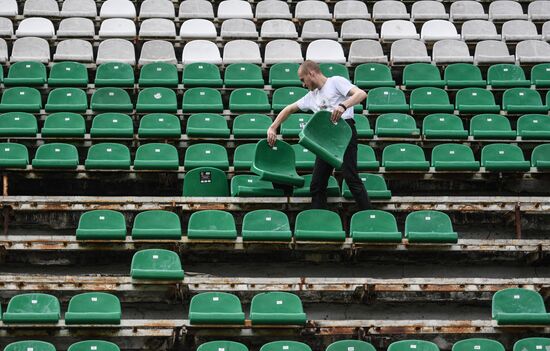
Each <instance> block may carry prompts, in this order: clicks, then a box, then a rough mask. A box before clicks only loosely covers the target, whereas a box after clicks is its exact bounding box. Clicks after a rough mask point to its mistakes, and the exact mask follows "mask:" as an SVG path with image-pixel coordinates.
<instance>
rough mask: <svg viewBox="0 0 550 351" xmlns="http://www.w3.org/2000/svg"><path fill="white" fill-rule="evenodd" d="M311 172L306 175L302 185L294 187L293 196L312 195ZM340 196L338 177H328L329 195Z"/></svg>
mask: <svg viewBox="0 0 550 351" xmlns="http://www.w3.org/2000/svg"><path fill="white" fill-rule="evenodd" d="M311 178H312V175H311V174H306V175H304V185H302V186H301V187H299V188H294V190H293V191H292V196H296V197H310V196H311V191H310V186H311ZM339 196H340V187H339V186H338V182H337V181H336V178H334V177H333V176H330V177H329V178H328V185H327V197H339Z"/></svg>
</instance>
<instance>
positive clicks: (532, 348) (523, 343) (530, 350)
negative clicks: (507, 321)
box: [513, 338, 550, 351]
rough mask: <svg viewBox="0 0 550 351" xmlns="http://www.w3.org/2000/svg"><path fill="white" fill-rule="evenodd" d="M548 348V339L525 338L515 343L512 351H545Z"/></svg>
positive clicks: (549, 345)
mask: <svg viewBox="0 0 550 351" xmlns="http://www.w3.org/2000/svg"><path fill="white" fill-rule="evenodd" d="M548 347H550V338H525V339H520V340H518V341H516V343H515V344H514V349H513V351H537V350H547V349H548Z"/></svg>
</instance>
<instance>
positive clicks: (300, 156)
mask: <svg viewBox="0 0 550 351" xmlns="http://www.w3.org/2000/svg"><path fill="white" fill-rule="evenodd" d="M292 149H293V150H294V157H295V160H296V169H300V170H312V169H313V166H314V165H315V154H314V153H313V152H311V151H309V150H308V149H307V148H305V147H303V146H302V145H300V144H294V145H292Z"/></svg>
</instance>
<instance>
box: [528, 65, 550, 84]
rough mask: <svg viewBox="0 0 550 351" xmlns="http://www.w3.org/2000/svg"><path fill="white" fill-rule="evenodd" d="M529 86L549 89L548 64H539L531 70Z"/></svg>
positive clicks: (549, 70)
mask: <svg viewBox="0 0 550 351" xmlns="http://www.w3.org/2000/svg"><path fill="white" fill-rule="evenodd" d="M531 84H532V85H534V86H536V87H537V88H548V87H550V63H539V64H538V65H534V66H533V67H532V68H531Z"/></svg>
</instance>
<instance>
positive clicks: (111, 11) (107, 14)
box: [99, 0, 136, 19]
mask: <svg viewBox="0 0 550 351" xmlns="http://www.w3.org/2000/svg"><path fill="white" fill-rule="evenodd" d="M99 17H101V18H131V19H133V18H135V17H136V8H135V7H134V4H133V3H132V2H131V1H128V0H107V1H105V2H104V3H103V4H102V5H101V9H100V11H99Z"/></svg>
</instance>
